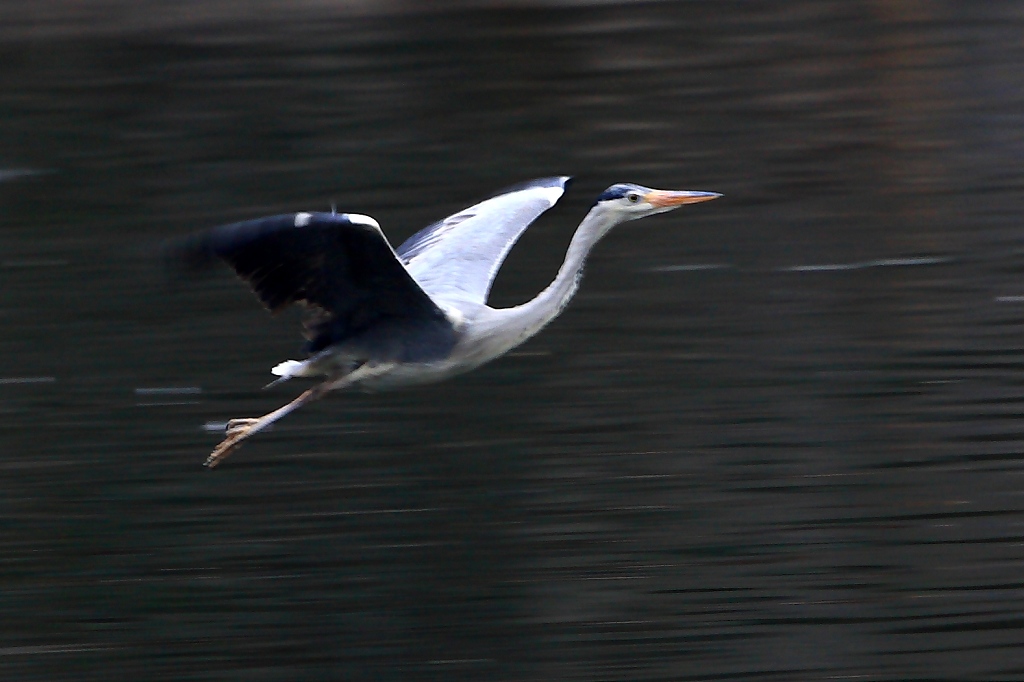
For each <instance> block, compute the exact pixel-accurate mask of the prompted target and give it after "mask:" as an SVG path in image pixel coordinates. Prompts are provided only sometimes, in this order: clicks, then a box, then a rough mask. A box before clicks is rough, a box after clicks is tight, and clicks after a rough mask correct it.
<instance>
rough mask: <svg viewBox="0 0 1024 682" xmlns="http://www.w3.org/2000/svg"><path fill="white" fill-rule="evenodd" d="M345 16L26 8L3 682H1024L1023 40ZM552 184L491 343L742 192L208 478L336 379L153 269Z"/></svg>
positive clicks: (988, 9) (291, 328)
mask: <svg viewBox="0 0 1024 682" xmlns="http://www.w3.org/2000/svg"><path fill="white" fill-rule="evenodd" d="M312 4H313V5H314V7H312V8H310V7H308V6H306V5H301V9H297V10H294V11H287V10H283V9H281V8H280V7H277V6H276V5H274V7H276V9H275V10H274V11H272V12H268V13H267V14H266V15H259V14H253V13H252V12H245V11H242V10H239V11H237V12H234V11H233V10H231V6H230V4H228V3H216V4H215V6H216V7H217V8H219V9H220V13H218V12H211V14H210V15H209V16H207V15H205V14H204V15H196V16H192V15H189V14H188V13H187V12H185V11H184V10H182V11H181V12H179V13H174V12H170V14H169V15H167V14H161V13H160V12H159V11H156V10H157V9H158V8H160V7H162V6H161V5H159V4H156V3H151V7H152V8H153V9H154V12H153V14H152V15H149V14H147V15H145V18H146V19H147V21H142V20H141V18H140V15H139V13H138V11H137V10H134V11H128V10H127V9H124V8H122V9H124V12H125V14H124V16H123V17H120V15H119V14H118V11H117V7H118V6H117V5H116V3H107V4H104V5H102V6H103V7H106V8H107V10H106V11H105V12H98V14H97V15H96V16H87V17H85V18H83V17H82V16H80V15H79V14H74V13H73V14H71V15H68V16H73V17H75V21H81V23H80V24H74V23H73V22H72V24H71V25H68V24H67V22H65V23H61V21H60V17H62V16H65V15H62V14H61V13H60V12H61V11H64V10H67V9H68V8H66V7H57V8H55V10H54V11H53V12H52V13H49V14H48V15H46V16H45V17H44V16H43V13H41V14H40V15H38V16H34V15H33V14H32V10H30V9H28V6H27V5H26V6H25V8H24V12H23V13H19V12H17V11H14V10H12V9H11V7H8V8H7V9H5V10H4V12H5V13H6V15H5V18H6V19H7V21H6V24H5V28H4V29H3V32H2V33H0V120H2V122H3V124H2V125H0V169H2V170H0V206H2V209H0V210H2V213H0V324H2V330H3V332H2V334H0V413H2V415H3V418H2V420H0V448H2V452H0V468H2V476H0V529H2V530H0V677H2V678H3V679H11V680H14V679H18V680H55V679H69V680H70V679H73V680H111V679H132V680H247V681H252V680H343V679H372V680H420V679H433V680H563V679H564V680H754V679H757V680H765V679H772V680H819V679H875V680H881V679H889V680H924V679H928V680H932V679H942V680H953V679H956V680H968V679H969V680H994V679H1004V680H1012V679H1024V648H1022V647H1024V475H1022V474H1024V460H1022V452H1024V427H1022V426H1021V424H1022V421H1021V417H1024V277H1022V276H1024V231H1022V229H1021V208H1022V206H1021V200H1020V196H1021V191H1022V189H1024V175H1022V173H1021V171H1020V168H1021V159H1022V158H1024V134H1022V130H1024V114H1022V113H1021V112H1022V111H1024V94H1022V93H1024V42H1022V41H1021V35H1024V11H1022V9H1021V6H1020V5H1019V4H1018V3H1013V2H1000V1H996V0H993V1H990V2H985V3H953V2H930V3H922V2H902V1H897V2H847V1H845V0H844V1H842V2H840V1H838V0H837V1H834V2H829V1H815V2H763V3H745V2H678V3H675V2H664V3H656V4H622V5H614V4H611V5H607V4H606V5H600V6H586V5H576V6H565V7H547V8H541V7H534V8H498V7H492V8H482V7H481V8H477V9H461V10H452V11H449V12H431V13H425V14H423V13H411V12H409V11H408V8H406V9H405V10H404V11H402V10H401V8H398V9H396V8H394V7H390V6H389V7H387V8H386V9H380V10H379V11H376V10H374V9H373V6H372V5H365V6H363V7H362V10H361V13H356V14H350V13H348V12H346V11H345V10H342V9H337V8H336V9H333V10H326V9H319V10H318V9H316V7H315V3H312ZM12 7H13V6H12ZM83 7H85V6H84V5H81V6H80V5H77V4H76V5H75V8H76V10H75V11H76V12H80V13H81V12H85V13H86V14H88V12H87V11H86V10H84V9H83ZM111 7H113V9H111ZM197 7H198V5H197ZM164 9H166V8H164ZM22 14H24V16H22ZM196 17H198V18H196ZM119 18H123V21H119ZM86 19H90V20H91V23H90V21H86ZM162 21H166V23H161V22H162ZM76 26H77V27H78V28H76ZM553 173H574V174H576V175H577V177H578V180H577V183H576V185H575V186H574V188H573V190H572V191H571V192H570V194H569V195H568V196H567V197H566V199H565V201H564V204H563V205H561V206H559V207H558V208H557V209H556V210H554V211H552V212H551V214H549V215H547V216H545V218H544V219H543V220H541V221H540V222H539V223H538V225H537V226H536V228H535V229H534V230H533V231H531V232H530V233H529V234H528V235H527V236H526V237H525V238H524V239H523V241H522V242H521V244H520V247H518V248H517V250H516V251H515V252H514V253H513V255H512V256H511V257H510V259H509V261H508V262H507V268H506V269H505V270H503V272H502V274H501V276H500V277H499V280H498V283H497V288H496V291H495V297H494V301H495V302H496V303H497V304H499V305H509V304H513V303H516V302H520V301H522V300H525V299H526V298H529V297H530V296H532V295H533V294H534V293H535V292H536V291H537V290H538V289H539V288H540V287H541V286H543V285H544V284H545V283H546V281H547V280H548V279H549V278H550V277H551V276H553V274H554V271H555V269H556V268H557V265H558V263H559V261H560V258H561V255H562V253H563V250H564V247H565V245H566V244H567V242H568V238H569V235H570V234H571V232H572V229H573V228H574V226H575V224H576V222H577V221H578V220H579V218H580V217H581V216H582V215H583V213H584V212H585V210H586V208H587V207H588V205H589V203H590V202H591V201H592V199H593V197H594V196H595V195H596V194H597V193H598V192H599V191H600V190H601V189H603V188H604V187H605V186H607V185H608V184H611V183H612V182H615V181H621V180H627V181H635V182H641V183H644V184H648V185H652V186H656V187H666V188H689V189H707V190H715V191H719V192H723V193H724V194H725V195H726V197H725V198H724V199H722V200H719V201H717V202H713V203H711V204H705V205H701V206H696V207H690V208H688V209H685V210H681V211H679V212H677V213H673V214H671V215H669V216H659V217H657V218H652V219H649V220H646V221H643V222H640V223H635V224H631V225H629V226H628V227H623V228H620V229H619V230H618V231H616V232H615V233H613V234H612V235H611V236H609V237H608V238H607V240H606V241H605V242H603V243H602V244H601V245H600V246H599V248H598V249H597V251H596V252H595V254H594V256H593V258H592V260H591V263H590V267H589V270H588V276H587V279H586V281H585V282H584V286H583V288H582V291H581V293H580V295H579V296H578V298H577V300H576V301H574V303H573V305H572V306H571V307H570V308H569V309H568V311H567V312H566V313H565V315H564V316H563V317H562V318H560V319H559V320H558V321H557V322H556V323H555V324H553V325H552V326H551V327H550V328H549V329H547V330H546V331H545V332H544V333H543V334H542V335H540V336H539V337H538V338H536V339H535V340H532V341H531V342H529V343H528V344H527V345H525V346H523V347H522V348H521V349H520V352H517V353H515V354H513V355H511V356H509V357H507V358H504V359H502V360H500V361H497V362H495V363H493V364H492V365H489V366H487V367H485V368H482V369H481V370H479V371H477V372H475V373H473V374H471V375H467V376H465V377H462V378H460V379H457V380H454V381H451V382H449V383H446V384H441V385H437V386H431V387H427V388H423V389H418V390H413V391H407V392H401V393H392V394H383V395H375V396H361V395H339V396H334V397H332V398H331V399H329V400H326V401H323V402H322V403H320V404H317V405H314V406H311V407H309V408H307V409H305V410H303V411H302V412H300V413H298V414H296V415H294V416H293V417H291V418H289V419H288V420H286V421H284V422H282V423H281V424H280V425H279V427H278V428H276V429H275V430H274V431H272V432H270V433H267V434H265V435H262V436H260V437H259V438H258V439H255V440H254V441H253V442H252V443H251V444H250V445H247V446H246V447H245V448H244V449H243V450H241V451H240V452H239V454H238V455H236V456H235V457H234V458H232V459H231V460H230V461H229V462H227V463H226V464H225V465H224V466H223V467H222V468H220V469H218V470H216V471H214V472H209V471H205V470H203V469H202V467H201V466H200V464H201V462H202V461H203V459H204V458H205V456H206V454H207V453H208V451H209V449H210V448H211V447H212V446H213V445H214V444H215V442H216V440H217V436H216V435H215V434H212V433H207V432H204V430H203V425H204V424H205V423H207V422H215V421H223V420H224V419H226V418H230V417H237V416H251V415H256V414H260V413H262V412H265V411H267V410H269V409H272V408H274V407H276V406H277V405H279V404H281V403H283V402H285V401H286V400H288V399H290V398H291V397H292V396H293V395H295V393H296V391H297V390H298V387H296V386H290V385H289V386H283V387H280V388H275V389H273V390H271V391H268V392H261V391H260V390H259V387H260V386H262V385H263V384H264V383H266V381H268V379H269V378H270V377H269V375H268V369H269V368H270V367H271V366H273V365H274V364H275V363H277V362H278V361H280V360H282V359H285V358H287V357H290V356H291V357H294V355H295V352H296V349H297V347H298V345H299V341H300V340H299V338H298V336H297V335H296V333H295V319H294V317H291V316H287V315H286V316H284V317H283V318H282V319H280V320H273V319H270V318H269V317H268V316H266V315H265V314H264V313H263V311H262V310H261V309H260V308H259V306H258V304H257V303H256V302H255V300H254V299H253V298H252V297H251V296H250V295H249V293H248V292H247V291H246V290H245V287H244V286H242V285H241V284H240V283H238V282H237V281H236V280H235V279H234V278H233V277H232V276H230V275H229V274H228V273H227V272H226V271H225V272H222V273H218V274H217V275H215V276H211V277H209V278H207V279H203V280H199V281H195V282H185V283H181V282H178V283H175V282H169V281H168V280H167V279H166V278H165V277H164V274H163V272H162V271H161V269H160V267H159V262H158V260H157V259H156V258H155V255H154V249H155V247H156V246H157V245H158V244H159V243H160V242H161V241H162V240H164V239H167V238H169V237H172V236H175V235H180V234H184V233H186V232H189V231H191V230H195V229H199V228H202V227H206V226H211V225H215V224H218V223H221V222H226V221H230V220H234V219H240V218H245V217H255V216H259V215H263V214H267V213H273V212H285V211H295V210H303V209H310V210H323V209H326V208H327V207H328V206H329V205H330V203H331V202H332V201H334V202H336V203H337V205H338V207H339V209H340V210H349V211H359V212H364V213H368V214H370V215H373V216H375V217H376V218H377V219H378V220H380V222H381V224H382V225H383V226H384V228H385V230H386V231H387V232H388V233H389V234H390V235H392V237H393V238H394V241H395V242H396V243H397V242H398V241H400V240H401V239H402V238H404V237H405V236H407V235H409V234H411V233H412V232H413V231H415V230H416V229H417V228H419V227H421V226H423V225H425V224H426V223H428V222H430V221H432V220H434V219H436V218H438V217H441V216H443V215H446V214H447V213H449V212H452V211H454V210H456V209H458V208H461V207H462V206H464V205H466V204H467V203H469V202H471V201H473V200H475V199H477V198H479V197H481V196H484V195H486V194H488V193H489V192H491V191H493V190H495V189H497V188H499V187H502V186H504V185H507V184H511V183H514V182H517V181H520V180H523V179H526V178H531V177H535V176H541V175H549V174H553Z"/></svg>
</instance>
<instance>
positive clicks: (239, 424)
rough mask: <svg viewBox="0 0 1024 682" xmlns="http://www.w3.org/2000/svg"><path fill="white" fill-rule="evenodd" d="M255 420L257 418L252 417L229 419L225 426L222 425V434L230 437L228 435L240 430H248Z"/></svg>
mask: <svg viewBox="0 0 1024 682" xmlns="http://www.w3.org/2000/svg"><path fill="white" fill-rule="evenodd" d="M257 421H258V420H257V419H252V418H249V419H231V420H229V421H228V423H227V425H225V427H224V435H226V436H228V437H230V436H233V435H235V434H236V433H241V432H242V431H248V430H249V429H250V428H251V427H252V425H253V424H255V423H256V422H257Z"/></svg>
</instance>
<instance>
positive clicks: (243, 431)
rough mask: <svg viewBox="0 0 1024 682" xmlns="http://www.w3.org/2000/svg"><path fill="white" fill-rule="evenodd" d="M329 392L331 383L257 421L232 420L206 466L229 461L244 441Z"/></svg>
mask: <svg viewBox="0 0 1024 682" xmlns="http://www.w3.org/2000/svg"><path fill="white" fill-rule="evenodd" d="M329 390H331V384H330V382H325V383H322V384H318V385H317V386H314V387H313V388H311V389H309V390H308V391H306V392H305V393H303V394H302V395H300V396H299V397H298V398H296V399H295V400H293V401H291V402H290V403H288V404H287V405H284V406H283V407H279V408H277V409H276V410H274V411H273V412H268V413H267V414H265V415H263V416H262V417H257V418H256V419H232V420H231V421H230V422H228V428H227V438H225V439H224V440H222V441H221V442H220V445H218V446H217V447H216V448H214V450H213V452H212V453H210V456H209V457H207V458H206V462H205V464H204V466H206V467H208V468H210V469H212V468H214V467H215V466H217V465H218V464H220V463H221V462H222V461H224V460H225V459H227V457H228V455H230V454H231V453H232V452H234V451H235V449H236V448H238V446H240V445H241V444H242V441H244V440H245V439H247V438H250V437H251V436H255V435H256V434H257V433H259V432H260V431H262V430H263V429H265V428H267V427H268V426H270V425H271V424H273V423H274V422H276V421H277V420H278V419H281V418H282V417H284V416H286V415H288V414H290V413H292V412H294V411H295V410H297V409H299V408H300V407H302V406H303V405H305V404H306V403H311V402H313V401H314V400H316V399H317V398H320V397H322V396H323V395H324V394H325V393H327V391H329Z"/></svg>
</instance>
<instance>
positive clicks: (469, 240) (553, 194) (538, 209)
mask: <svg viewBox="0 0 1024 682" xmlns="http://www.w3.org/2000/svg"><path fill="white" fill-rule="evenodd" d="M568 183H569V178H568V177H566V176H559V177H553V178H541V179H538V180H532V181H530V182H527V183H524V184H522V185H517V186H516V187H513V188H510V189H508V190H505V191H504V192H502V193H501V194H499V195H497V196H495V197H492V198H490V199H487V200H486V201H482V202H480V203H479V204H476V205H474V206H470V207H469V208H467V209H465V210H463V211H459V212H458V213H456V214H455V215H451V216H448V217H447V218H445V219H444V220H441V221H439V222H437V223H434V224H433V225H430V226H429V227H426V228H424V229H422V230H420V231H419V232H417V233H416V234H414V235H413V236H412V237H410V238H409V239H407V240H406V241H405V242H404V243H403V244H402V245H401V246H399V247H398V249H397V250H396V253H397V254H398V257H399V258H401V259H402V262H403V263H405V266H406V268H407V269H408V271H409V274H410V275H412V277H413V279H415V280H416V282H417V283H418V284H419V285H420V287H422V288H423V290H424V291H425V292H427V293H428V294H429V295H430V296H431V298H433V299H434V300H435V301H444V302H460V301H461V302H469V303H479V304H483V303H486V302H487V293H488V292H489V291H490V289H491V283H492V282H493V281H494V278H495V276H496V275H497V274H498V269H499V268H500V267H501V263H502V261H504V260H505V256H506V255H508V252H509V251H510V250H511V249H512V246H513V245H514V244H515V243H516V241H517V240H518V239H519V237H520V235H522V234H523V232H525V231H526V228H527V227H529V226H530V224H531V223H533V221H534V220H536V219H537V217H538V216H540V214H541V213H543V212H544V211H546V210H548V209H549V208H551V207H552V206H554V205H555V203H556V202H557V201H558V200H559V199H560V198H561V196H562V194H563V193H564V192H565V188H566V185H567V184H568Z"/></svg>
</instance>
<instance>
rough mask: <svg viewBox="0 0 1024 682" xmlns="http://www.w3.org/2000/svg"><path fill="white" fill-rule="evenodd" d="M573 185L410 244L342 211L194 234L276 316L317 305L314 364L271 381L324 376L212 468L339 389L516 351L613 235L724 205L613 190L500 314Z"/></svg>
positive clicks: (448, 223) (199, 260) (401, 381)
mask: <svg viewBox="0 0 1024 682" xmlns="http://www.w3.org/2000/svg"><path fill="white" fill-rule="evenodd" d="M569 181H570V177H568V176H558V177H550V178H540V179H537V180H532V181H529V182H525V183H522V184H520V185H518V186H516V187H512V188H509V189H506V190H504V191H502V192H500V193H499V194H497V195H495V196H493V197H491V198H490V199H487V200H485V201H482V202H480V203H477V204H475V205H473V206H470V207H469V208H466V209H464V210H462V211H459V212H458V213H455V214H454V215H450V216H448V217H447V218H444V219H443V220H440V221H438V222H436V223H434V224H432V225H429V226H428V227H426V228H424V229H422V230H420V231H419V232H417V233H416V234H414V235H413V236H411V237H410V238H409V239H407V240H406V241H405V242H404V243H402V244H401V246H399V247H398V248H397V249H394V248H392V247H391V245H390V243H389V242H388V240H387V238H386V237H385V236H384V233H383V231H382V230H381V227H380V225H379V223H378V222H377V221H376V220H374V219H373V218H371V217H369V216H367V215H362V214H358V213H337V212H336V211H335V210H332V211H331V212H330V213H327V212H320V213H306V212H302V213H288V214H284V215H276V216H271V217H266V218H259V219H255V220H247V221H243V222H238V223H232V224H230V225H222V226H220V227H216V228H213V229H212V230H208V231H206V232H202V233H199V234H197V235H194V236H192V237H190V238H186V239H185V240H184V241H183V242H181V243H180V244H179V255H180V256H181V257H183V258H185V259H186V261H187V262H189V263H190V264H192V265H199V264H204V263H208V262H211V261H216V260H218V259H219V260H223V261H225V262H226V263H227V264H228V265H230V266H231V267H232V268H234V270H235V272H236V273H237V274H238V275H239V276H240V277H241V278H242V279H244V280H246V281H247V282H248V283H249V285H250V286H251V287H252V289H253V292H254V293H255V294H256V296H257V297H258V298H259V300H260V301H261V302H262V303H263V305H264V306H265V307H266V308H268V309H269V310H270V311H271V312H277V311H279V310H281V309H283V308H286V307H288V306H289V305H291V304H298V305H300V306H302V307H303V308H304V309H305V316H304V319H303V326H304V332H305V337H306V344H305V348H304V350H305V354H306V358H305V359H304V360H286V361H285V362H282V363H280V364H278V365H277V366H275V367H274V368H273V369H272V370H271V372H272V374H274V375H275V376H276V377H277V379H276V380H275V381H273V382H272V383H271V384H270V385H273V384H276V383H280V382H283V381H287V380H289V379H294V378H299V377H302V378H315V379H319V383H317V384H315V385H314V386H313V387H312V388H310V389H308V390H306V391H305V392H303V393H302V394H301V395H299V396H298V397H297V398H295V399H294V400H292V401H291V402H289V403H287V404H286V405H284V406H283V407H280V408H278V409H276V410H274V411H272V412H269V413H267V414H265V415H263V416H261V417H256V418H252V419H232V420H230V421H228V422H227V424H226V427H225V437H224V440H223V441H221V443H220V444H219V445H217V447H216V448H215V449H214V450H213V452H212V453H211V454H210V456H209V457H208V458H207V460H206V462H205V465H206V466H207V467H209V468H213V467H216V466H217V465H218V464H220V463H221V462H223V461H224V459H225V458H226V457H228V456H229V455H230V454H231V453H232V452H233V451H234V450H236V449H237V448H238V447H239V446H240V445H241V444H242V443H243V442H244V441H246V440H247V439H249V438H251V437H252V436H254V435H256V434H257V433H259V432H260V431H263V430H264V429H266V428H267V427H268V426H270V425H271V424H273V423H274V422H276V421H278V420H279V419H281V418H282V417H284V416H286V415H288V414H290V413H291V412H294V411H295V410H297V409H299V408H300V407H302V406H303V405H307V404H309V403H310V402H313V401H314V400H317V399H319V398H321V397H323V396H324V395H326V394H327V393H329V392H331V391H336V390H341V389H356V388H358V389H362V390H366V391H379V390H387V389H393V388H399V387H404V386H410V385H416V384H424V383H429V382H435V381H440V380H442V379H447V378H449V377H451V376H454V375H457V374H461V373H463V372H467V371H469V370H472V369H474V368H476V367H479V366H480V365H482V364H484V363H485V362H488V361H490V360H493V359H494V358H497V357H499V356H501V355H503V354H505V353H507V352H508V351H509V350H511V349H513V348H515V347H516V346H518V345H520V344H521V343H523V342H524V341H526V340H527V339H529V338H530V337H532V336H533V335H534V334H536V333H537V332H539V331H540V330H541V329H543V328H544V327H545V326H546V325H547V324H548V323H549V322H551V321H552V320H553V319H555V318H556V317H557V316H558V315H559V314H560V313H561V312H562V310H564V309H565V307H566V305H567V304H568V303H569V301H570V299H572V297H573V295H574V294H575V293H576V290H577V288H578V287H579V284H580V279H581V278H582V276H583V268H584V265H585V262H586V259H587V255H588V254H589V253H590V251H591V249H592V248H593V247H594V245H595V244H597V242H598V241H599V240H600V239H601V238H602V237H604V236H605V235H606V234H607V233H608V231H609V230H611V229H612V228H613V227H615V226H616V225H619V224H621V223H624V222H627V221H631V220H637V219H639V218H644V217H646V216H650V215H654V214H656V213H664V212H666V211H671V210H673V209H675V208H678V207H679V206H682V205H684V204H694V203H698V202H702V201H708V200H711V199H716V198H718V197H720V196H721V194H719V193H717V192H703V191H690V190H683V191H669V190H657V189H651V188H649V187H644V186H641V185H636V184H631V183H620V184H615V185H612V186H611V187H609V188H608V189H606V190H605V191H604V192H602V193H601V194H600V195H599V196H598V197H597V199H596V201H595V202H594V204H593V206H591V208H590V210H589V211H588V213H587V214H586V216H585V217H584V218H583V221H582V222H581V223H580V224H579V226H578V227H577V228H576V232H575V233H574V234H573V236H572V239H571V241H570V243H569V247H568V250H567V252H566V254H565V259H564V261H563V263H562V265H561V267H560V268H559V269H558V273H557V275H556V276H555V278H554V280H553V281H552V282H551V284H549V285H548V286H547V287H546V288H545V289H543V290H542V291H541V292H540V293H539V294H537V296H535V297H534V298H533V299H532V300H530V301H528V302H526V303H523V304H521V305H517V306H513V307H510V308H493V307H491V306H488V305H487V299H488V294H489V292H490V289H491V284H492V282H493V281H494V278H495V276H496V275H497V273H498V270H499V268H500V267H501V264H502V262H503V261H504V260H505V256H506V255H507V254H508V252H509V251H510V250H511V248H512V247H513V245H514V244H515V243H516V241H517V240H518V239H519V237H520V236H521V235H522V234H523V232H524V231H525V230H526V228H527V227H529V226H530V225H531V224H532V223H533V222H534V221H535V220H536V219H537V218H538V217H539V216H540V215H541V214H542V213H544V212H545V211H547V210H548V209H550V208H551V207H552V206H554V205H555V203H556V202H558V200H559V199H560V198H561V197H562V195H563V194H564V192H565V190H566V187H567V186H568V183H569Z"/></svg>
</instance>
